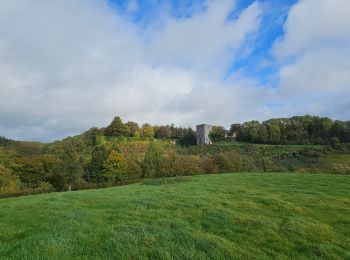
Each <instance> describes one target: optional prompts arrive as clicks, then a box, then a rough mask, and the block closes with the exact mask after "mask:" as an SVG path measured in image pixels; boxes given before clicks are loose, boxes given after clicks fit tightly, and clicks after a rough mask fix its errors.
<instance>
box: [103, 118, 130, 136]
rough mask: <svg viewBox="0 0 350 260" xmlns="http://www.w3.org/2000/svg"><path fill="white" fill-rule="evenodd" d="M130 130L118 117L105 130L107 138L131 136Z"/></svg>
mask: <svg viewBox="0 0 350 260" xmlns="http://www.w3.org/2000/svg"><path fill="white" fill-rule="evenodd" d="M129 134H130V130H129V128H128V126H126V125H124V124H123V122H122V120H121V119H120V117H119V116H116V117H115V118H114V119H113V121H112V122H111V124H110V125H109V126H107V127H106V128H105V135H106V136H129Z"/></svg>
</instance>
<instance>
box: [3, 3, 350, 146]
mask: <svg viewBox="0 0 350 260" xmlns="http://www.w3.org/2000/svg"><path fill="white" fill-rule="evenodd" d="M349 10H350V1H349V0H299V1H297V0H280V1H275V0H257V1H255V0H215V1H214V0H207V1H204V0H181V1H179V0H174V1H170V0H169V1H161V0H56V1H55V0H53V1H47V0H31V1H28V0H11V1H2V2H1V5H0V136H6V137H10V138H14V139H20V140H41V141H52V140H55V139H60V138H63V137H66V136H68V135H73V134H77V133H80V132H82V131H84V130H87V129H89V128H90V127H92V126H97V127H102V126H105V125H107V124H108V123H109V122H110V121H111V120H112V118H113V117H114V116H115V115H120V116H121V117H122V118H123V120H125V121H127V120H133V121H137V122H139V123H140V124H141V123H144V122H149V123H151V124H170V123H175V124H176V125H182V126H189V125H190V126H194V125H196V124H197V123H205V122H206V123H213V124H219V125H224V126H229V125H230V124H231V123H233V122H242V121H246V120H252V119H258V120H264V119H268V118H270V117H287V116H293V115H304V114H314V115H320V116H330V117H332V118H334V119H350V58H349V57H350V26H349V24H350V15H349Z"/></svg>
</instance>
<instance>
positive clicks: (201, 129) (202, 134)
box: [196, 124, 213, 144]
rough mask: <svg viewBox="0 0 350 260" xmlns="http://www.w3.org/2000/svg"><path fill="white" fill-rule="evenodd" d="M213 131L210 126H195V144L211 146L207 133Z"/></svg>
mask: <svg viewBox="0 0 350 260" xmlns="http://www.w3.org/2000/svg"><path fill="white" fill-rule="evenodd" d="M212 129H213V126H211V125H206V124H202V125H197V126H196V135H197V144H211V143H212V142H211V141H210V138H209V133H210V131H211V130H212Z"/></svg>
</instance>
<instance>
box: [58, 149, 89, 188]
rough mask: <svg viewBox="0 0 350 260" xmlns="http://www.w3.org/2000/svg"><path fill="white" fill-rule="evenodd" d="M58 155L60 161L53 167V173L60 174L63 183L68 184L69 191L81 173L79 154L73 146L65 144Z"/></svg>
mask: <svg viewBox="0 0 350 260" xmlns="http://www.w3.org/2000/svg"><path fill="white" fill-rule="evenodd" d="M59 157H60V163H59V164H58V165H57V167H56V169H55V174H59V175H61V176H62V179H63V180H64V183H65V184H67V185H68V191H71V190H72V185H74V184H78V183H79V182H80V181H81V176H82V175H83V167H82V165H81V162H80V156H79V154H78V153H77V152H76V151H75V150H74V148H73V147H71V146H69V145H65V146H64V147H63V150H62V151H61V153H60V155H59Z"/></svg>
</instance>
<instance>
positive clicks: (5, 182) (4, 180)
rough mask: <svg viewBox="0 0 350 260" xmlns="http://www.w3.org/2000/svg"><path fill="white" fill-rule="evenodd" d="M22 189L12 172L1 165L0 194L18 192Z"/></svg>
mask: <svg viewBox="0 0 350 260" xmlns="http://www.w3.org/2000/svg"><path fill="white" fill-rule="evenodd" d="M19 189H20V181H19V179H18V177H17V176H15V175H13V174H12V172H11V170H10V169H8V168H6V167H5V165H3V164H1V163H0V194H5V193H10V192H16V191H18V190H19Z"/></svg>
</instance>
